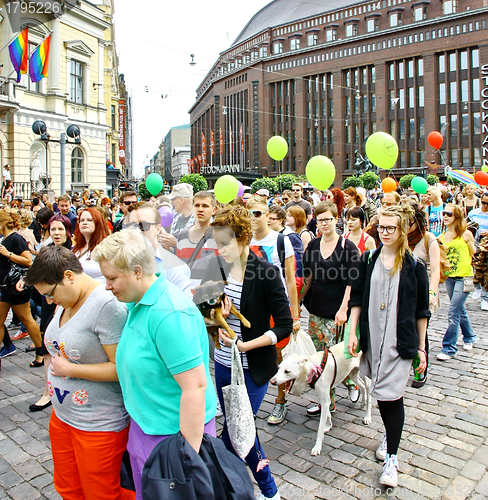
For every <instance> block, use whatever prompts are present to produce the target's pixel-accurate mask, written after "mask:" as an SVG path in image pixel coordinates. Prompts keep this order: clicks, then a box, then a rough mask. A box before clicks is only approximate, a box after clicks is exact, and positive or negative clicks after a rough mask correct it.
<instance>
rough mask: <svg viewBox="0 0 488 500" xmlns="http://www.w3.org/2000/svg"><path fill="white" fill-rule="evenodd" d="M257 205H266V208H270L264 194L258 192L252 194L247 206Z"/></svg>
mask: <svg viewBox="0 0 488 500" xmlns="http://www.w3.org/2000/svg"><path fill="white" fill-rule="evenodd" d="M256 205H264V206H265V207H266V208H268V202H267V201H266V198H263V197H262V196H259V195H257V194H255V195H253V196H251V197H250V198H249V199H248V200H247V203H246V208H252V207H255V206H256Z"/></svg>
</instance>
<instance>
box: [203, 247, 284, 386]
mask: <svg viewBox="0 0 488 500" xmlns="http://www.w3.org/2000/svg"><path fill="white" fill-rule="evenodd" d="M230 267H231V266H230V264H227V263H226V262H225V261H224V260H223V259H222V257H221V256H217V257H215V258H214V259H212V260H211V261H210V264H209V267H208V269H207V271H206V273H205V277H204V278H203V280H202V283H205V282H206V281H221V280H222V279H224V277H225V278H226V277H227V275H228V273H229V270H230ZM221 269H222V270H221ZM240 311H241V313H242V315H243V316H244V317H245V318H246V319H248V320H249V322H250V323H251V327H250V328H245V327H244V326H243V325H242V323H241V335H242V339H243V340H244V341H245V342H247V341H249V340H253V339H255V338H257V337H260V336H261V335H263V333H265V332H267V331H268V330H272V331H273V332H274V334H275V335H276V337H277V339H278V342H279V341H280V340H283V339H285V338H286V337H288V336H289V335H290V334H291V332H292V330H293V320H292V317H291V312H290V303H289V301H288V298H287V297H286V293H285V289H284V286H283V282H282V281H281V275H280V271H279V269H278V268H277V267H276V266H274V265H273V264H271V263H270V262H268V261H267V260H264V259H263V258H261V257H258V256H257V255H256V254H255V253H254V252H253V251H252V250H250V251H249V257H248V259H247V264H246V270H245V273H244V283H243V285H242V294H241V306H240ZM271 316H273V320H274V326H273V328H271V326H270V318H271ZM246 355H247V361H248V365H249V370H250V373H251V376H252V378H253V379H254V381H255V382H256V384H258V385H264V384H265V383H266V382H268V381H269V380H270V379H271V377H273V375H275V374H276V372H277V371H278V365H277V363H276V349H275V347H274V346H273V345H269V346H265V347H259V348H257V349H252V350H250V351H247V352H246Z"/></svg>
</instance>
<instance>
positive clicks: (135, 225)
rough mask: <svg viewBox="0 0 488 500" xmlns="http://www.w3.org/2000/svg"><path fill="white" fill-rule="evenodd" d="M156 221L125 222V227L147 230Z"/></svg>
mask: <svg viewBox="0 0 488 500" xmlns="http://www.w3.org/2000/svg"><path fill="white" fill-rule="evenodd" d="M156 224H157V223H156V222H131V223H129V224H127V225H126V226H125V227H126V228H128V229H140V230H141V231H143V232H144V231H149V229H151V226H155V225H156Z"/></svg>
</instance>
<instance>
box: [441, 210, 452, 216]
mask: <svg viewBox="0 0 488 500" xmlns="http://www.w3.org/2000/svg"><path fill="white" fill-rule="evenodd" d="M442 215H443V216H444V217H452V216H453V215H454V213H453V212H446V211H444V212H442Z"/></svg>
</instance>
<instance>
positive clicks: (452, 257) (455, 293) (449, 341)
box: [437, 203, 476, 361]
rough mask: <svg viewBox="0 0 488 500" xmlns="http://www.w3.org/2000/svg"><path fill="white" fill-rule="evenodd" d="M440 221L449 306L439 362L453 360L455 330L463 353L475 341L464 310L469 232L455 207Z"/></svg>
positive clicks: (469, 279)
mask: <svg viewBox="0 0 488 500" xmlns="http://www.w3.org/2000/svg"><path fill="white" fill-rule="evenodd" d="M443 218H444V228H445V229H444V232H443V233H442V234H441V235H440V237H439V240H440V241H441V243H442V244H443V245H445V246H446V248H447V260H448V261H449V264H450V269H449V277H448V278H447V280H446V289H447V295H449V299H450V301H451V303H450V304H449V312H448V313H447V320H448V327H447V330H446V333H445V334H444V339H443V340H442V351H441V352H440V353H439V354H438V355H437V359H438V360H439V361H447V360H449V359H452V358H454V357H455V356H456V354H457V347H456V342H457V338H458V334H459V327H461V333H462V334H463V341H464V345H463V349H465V350H470V349H472V348H473V344H474V343H475V341H476V334H475V333H474V331H473V327H472V325H471V321H470V320H469V317H468V312H467V311H466V307H465V303H466V299H467V298H468V295H469V292H470V291H472V290H471V289H470V284H471V285H472V276H473V268H472V267H471V258H472V257H473V255H474V253H475V251H476V249H475V246H474V237H473V234H472V233H471V231H468V230H467V229H466V220H465V218H464V214H463V212H462V209H461V208H460V207H458V206H457V205H453V204H452V203H448V204H447V205H446V208H445V210H444V212H443Z"/></svg>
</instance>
